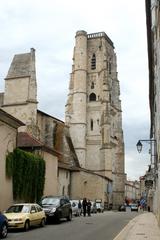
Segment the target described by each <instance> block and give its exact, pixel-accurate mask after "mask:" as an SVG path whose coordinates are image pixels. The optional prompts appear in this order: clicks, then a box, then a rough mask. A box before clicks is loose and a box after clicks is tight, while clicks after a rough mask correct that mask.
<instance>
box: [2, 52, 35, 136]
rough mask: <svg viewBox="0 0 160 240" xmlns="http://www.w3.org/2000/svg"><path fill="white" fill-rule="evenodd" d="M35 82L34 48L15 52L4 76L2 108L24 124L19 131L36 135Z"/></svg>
mask: <svg viewBox="0 0 160 240" xmlns="http://www.w3.org/2000/svg"><path fill="white" fill-rule="evenodd" d="M37 103H38V102H37V82H36V69H35V49H33V48H31V51H30V52H29V53H23V54H16V55H15V56H14V58H13V60H12V63H11V66H10V68H9V71H8V74H7V76H6V78H5V92H4V99H3V105H2V108H3V109H4V110H5V111H6V112H8V113H9V114H11V115H13V116H14V117H16V118H17V119H19V120H21V121H22V122H24V123H25V124H26V126H25V127H21V128H20V129H21V131H22V130H23V131H26V130H27V131H29V132H31V133H32V134H33V135H36V116H37Z"/></svg>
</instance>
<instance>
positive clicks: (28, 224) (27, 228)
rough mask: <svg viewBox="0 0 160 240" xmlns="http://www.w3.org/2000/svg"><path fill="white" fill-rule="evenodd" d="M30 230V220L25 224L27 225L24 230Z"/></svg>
mask: <svg viewBox="0 0 160 240" xmlns="http://www.w3.org/2000/svg"><path fill="white" fill-rule="evenodd" d="M29 228H30V223H29V220H27V221H26V222H25V224H24V230H25V231H28V230H29Z"/></svg>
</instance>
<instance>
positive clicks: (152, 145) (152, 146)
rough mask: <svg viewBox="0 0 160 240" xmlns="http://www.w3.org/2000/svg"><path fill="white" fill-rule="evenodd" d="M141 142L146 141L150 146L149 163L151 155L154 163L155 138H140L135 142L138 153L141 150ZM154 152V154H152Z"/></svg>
mask: <svg viewBox="0 0 160 240" xmlns="http://www.w3.org/2000/svg"><path fill="white" fill-rule="evenodd" d="M142 142H148V143H149V144H150V146H151V149H150V153H151V163H152V157H153V158H154V164H156V156H157V155H156V140H155V139H140V140H139V141H138V142H137V144H136V147H137V151H138V152H139V153H140V152H141V151H142V147H143V144H142ZM153 153H154V154H153Z"/></svg>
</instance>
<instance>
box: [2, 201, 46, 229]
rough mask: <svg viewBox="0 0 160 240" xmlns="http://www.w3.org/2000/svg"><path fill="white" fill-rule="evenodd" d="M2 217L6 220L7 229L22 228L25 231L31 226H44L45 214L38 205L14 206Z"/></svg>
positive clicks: (20, 204)
mask: <svg viewBox="0 0 160 240" xmlns="http://www.w3.org/2000/svg"><path fill="white" fill-rule="evenodd" d="M4 215H5V216H6V217H7V219H8V228H23V229H24V230H25V231H27V230H28V229H29V228H30V226H33V225H40V226H42V227H44V226H45V221H46V216H45V212H44V211H43V209H42V208H41V207H40V206H39V205H38V204H34V203H19V204H14V205H12V206H10V207H9V208H8V209H7V210H6V211H5V212H4Z"/></svg>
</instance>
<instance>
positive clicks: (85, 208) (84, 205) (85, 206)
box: [82, 198, 87, 217]
mask: <svg viewBox="0 0 160 240" xmlns="http://www.w3.org/2000/svg"><path fill="white" fill-rule="evenodd" d="M82 207H83V216H84V217H85V216H86V210H87V199H86V198H83V201H82Z"/></svg>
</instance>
